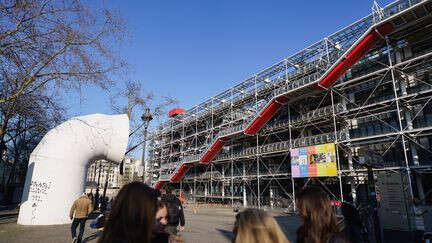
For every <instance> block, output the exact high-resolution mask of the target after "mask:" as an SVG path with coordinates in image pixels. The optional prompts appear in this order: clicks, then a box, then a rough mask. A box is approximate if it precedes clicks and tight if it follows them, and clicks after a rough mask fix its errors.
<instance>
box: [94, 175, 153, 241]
mask: <svg viewBox="0 0 432 243" xmlns="http://www.w3.org/2000/svg"><path fill="white" fill-rule="evenodd" d="M156 203H157V192H156V191H155V190H154V189H152V188H151V187H149V186H147V185H146V184H144V183H142V182H132V183H129V184H127V185H125V186H123V187H122V189H120V191H119V193H118V195H117V196H116V198H115V200H114V202H113V205H112V208H111V212H110V215H109V217H108V220H107V221H106V224H105V227H104V230H103V233H102V236H101V237H100V239H99V241H98V243H150V242H151V237H152V231H153V228H154V225H155V215H156Z"/></svg>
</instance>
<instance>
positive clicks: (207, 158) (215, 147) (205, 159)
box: [200, 138, 225, 163]
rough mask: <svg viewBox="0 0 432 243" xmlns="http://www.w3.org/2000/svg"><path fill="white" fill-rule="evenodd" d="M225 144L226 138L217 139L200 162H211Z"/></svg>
mask: <svg viewBox="0 0 432 243" xmlns="http://www.w3.org/2000/svg"><path fill="white" fill-rule="evenodd" d="M224 144H225V141H224V140H222V139H220V138H219V139H218V140H216V142H214V143H213V144H212V146H211V147H210V149H209V150H207V152H206V153H205V154H204V156H203V157H202V158H201V159H200V163H207V162H210V160H212V159H213V158H214V157H215V156H216V154H217V153H218V152H219V151H220V150H221V149H222V147H223V145H224Z"/></svg>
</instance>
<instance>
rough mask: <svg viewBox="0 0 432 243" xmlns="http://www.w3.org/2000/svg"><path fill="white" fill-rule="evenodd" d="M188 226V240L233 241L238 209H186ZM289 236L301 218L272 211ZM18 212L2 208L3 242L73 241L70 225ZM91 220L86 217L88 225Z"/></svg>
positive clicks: (90, 238) (88, 235) (87, 238)
mask: <svg viewBox="0 0 432 243" xmlns="http://www.w3.org/2000/svg"><path fill="white" fill-rule="evenodd" d="M185 212H186V214H185V216H186V227H185V230H184V231H183V232H182V233H181V235H182V237H183V238H184V239H185V241H186V242H190V243H193V242H210V243H213V242H214V243H216V242H231V237H232V227H233V224H234V219H235V213H234V212H233V211H232V209H226V208H200V209H199V210H198V211H197V212H196V214H194V213H193V211H192V210H191V209H189V208H186V209H185ZM272 214H273V215H274V216H275V218H276V220H277V221H278V223H279V224H280V225H281V227H282V229H283V230H284V231H285V233H286V235H287V237H288V239H289V240H290V241H291V242H295V241H294V240H295V237H294V236H295V230H296V229H297V227H298V219H297V217H295V216H290V217H288V216H279V214H277V213H272ZM17 217H18V212H17V211H16V210H5V211H1V212H0V243H11V242H14V243H35V242H46V243H54V242H55V243H59V242H71V236H70V225H51V226H22V225H17V224H16V221H17ZM89 223H90V222H89V221H87V225H88V224H89ZM98 234H99V232H98V231H96V230H93V229H91V228H90V227H89V226H87V227H86V230H85V234H84V241H83V242H94V243H96V242H97V237H98Z"/></svg>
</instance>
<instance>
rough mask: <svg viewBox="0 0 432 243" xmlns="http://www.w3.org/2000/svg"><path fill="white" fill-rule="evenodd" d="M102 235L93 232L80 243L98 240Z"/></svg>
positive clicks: (100, 232) (99, 232)
mask: <svg viewBox="0 0 432 243" xmlns="http://www.w3.org/2000/svg"><path fill="white" fill-rule="evenodd" d="M101 235H102V231H98V232H94V233H93V234H91V235H90V236H87V237H86V238H84V239H83V240H82V243H86V242H90V241H92V240H94V239H96V238H98V237H99V236H101Z"/></svg>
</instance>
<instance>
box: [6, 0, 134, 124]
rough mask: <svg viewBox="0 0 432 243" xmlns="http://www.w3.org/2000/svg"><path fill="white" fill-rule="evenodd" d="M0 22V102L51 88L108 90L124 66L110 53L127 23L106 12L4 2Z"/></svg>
mask: <svg viewBox="0 0 432 243" xmlns="http://www.w3.org/2000/svg"><path fill="white" fill-rule="evenodd" d="M0 19H1V25H0V87H1V90H0V103H4V102H10V101H13V100H15V99H17V98H18V97H19V96H21V95H27V94H31V93H32V92H35V90H37V89H40V88H53V87H54V86H61V87H67V88H76V87H80V86H81V85H83V84H89V83H92V84H96V85H98V86H100V87H102V88H106V87H109V85H110V84H112V82H113V81H112V80H111V79H110V77H111V75H110V74H112V73H113V72H116V71H120V70H122V68H124V67H125V64H124V63H123V62H122V61H121V60H119V59H118V58H117V56H116V55H115V54H114V52H113V50H114V48H113V45H114V44H116V43H118V42H119V41H121V40H122V39H123V38H124V37H125V34H126V32H125V30H126V29H125V23H124V21H123V19H122V18H120V17H119V16H118V15H116V14H114V13H112V12H111V11H109V10H107V9H103V8H100V7H98V8H91V9H90V8H89V7H88V6H86V5H83V4H82V3H81V1H79V0H63V1H54V0H5V1H1V2H0ZM0 132H1V131H0Z"/></svg>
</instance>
